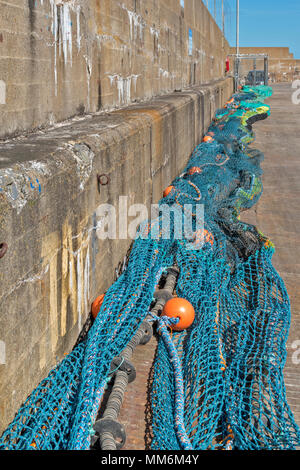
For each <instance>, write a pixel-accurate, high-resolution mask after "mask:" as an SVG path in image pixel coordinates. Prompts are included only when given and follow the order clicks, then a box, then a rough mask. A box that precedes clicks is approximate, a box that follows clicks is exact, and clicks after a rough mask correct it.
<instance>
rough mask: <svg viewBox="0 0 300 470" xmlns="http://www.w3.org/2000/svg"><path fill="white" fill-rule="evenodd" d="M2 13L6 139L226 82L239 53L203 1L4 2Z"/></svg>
mask: <svg viewBox="0 0 300 470" xmlns="http://www.w3.org/2000/svg"><path fill="white" fill-rule="evenodd" d="M0 10H1V15H0V138H5V137H7V136H12V135H14V134H20V133H22V132H24V131H27V130H31V129H33V128H38V127H40V126H47V125H51V123H55V122H60V121H62V120H64V119H68V118H70V117H72V116H75V115H80V114H84V113H86V112H87V113H89V112H96V111H98V110H99V109H104V110H108V109H111V108H114V107H120V106H127V105H128V104H129V103H131V102H136V101H143V100H149V99H150V98H151V97H153V96H157V95H159V94H165V93H168V92H171V91H174V90H176V89H182V88H184V87H186V86H190V85H199V84H201V83H208V82H210V81H211V80H215V79H219V78H221V77H223V76H224V69H225V57H226V54H227V53H228V51H229V45H228V43H227V41H226V40H224V38H223V36H222V33H221V31H220V29H219V28H218V26H217V25H216V23H215V22H214V20H213V18H212V17H211V15H210V13H209V12H208V10H207V8H206V7H205V6H204V4H203V2H202V1H201V0H186V1H185V6H184V8H182V7H181V5H180V1H179V0H113V1H112V0H17V1H16V0H11V1H6V0H0ZM190 30H191V31H192V44H191V46H192V47H191V49H189V31H190Z"/></svg>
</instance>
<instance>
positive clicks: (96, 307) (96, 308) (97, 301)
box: [91, 294, 105, 318]
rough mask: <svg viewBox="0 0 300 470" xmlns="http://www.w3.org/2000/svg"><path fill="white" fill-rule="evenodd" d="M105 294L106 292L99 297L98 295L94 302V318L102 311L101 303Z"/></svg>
mask: <svg viewBox="0 0 300 470" xmlns="http://www.w3.org/2000/svg"><path fill="white" fill-rule="evenodd" d="M104 296H105V294H101V295H99V297H97V298H96V299H95V300H94V302H93V303H92V308H91V311H92V316H93V318H96V317H97V315H98V313H99V311H100V308H101V305H102V304H103V300H104Z"/></svg>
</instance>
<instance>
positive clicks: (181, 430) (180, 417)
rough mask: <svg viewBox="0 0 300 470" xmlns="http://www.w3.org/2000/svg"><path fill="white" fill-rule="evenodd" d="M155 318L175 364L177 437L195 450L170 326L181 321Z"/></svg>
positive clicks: (180, 370) (178, 360)
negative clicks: (190, 435) (186, 418)
mask: <svg viewBox="0 0 300 470" xmlns="http://www.w3.org/2000/svg"><path fill="white" fill-rule="evenodd" d="M152 316H153V318H154V320H156V321H157V323H158V332H159V333H160V335H161V337H162V339H163V341H164V344H165V346H166V348H167V351H168V354H169V357H170V362H171V363H172V366H173V372H174V388H175V432H176V435H177V438H178V440H179V442H180V444H181V447H182V448H183V449H184V450H193V446H192V443H191V441H190V439H189V437H188V434H187V432H186V428H185V424H184V401H185V400H184V385H183V375H182V366H181V362H180V358H179V356H178V352H177V349H176V347H175V345H174V343H173V341H172V338H171V335H170V333H169V331H168V328H169V327H171V328H172V326H173V325H176V324H177V323H178V322H179V318H169V317H166V316H162V317H157V316H156V315H153V314H152Z"/></svg>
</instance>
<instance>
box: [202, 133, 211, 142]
mask: <svg viewBox="0 0 300 470" xmlns="http://www.w3.org/2000/svg"><path fill="white" fill-rule="evenodd" d="M212 141H213V138H212V137H211V136H210V135H206V136H204V137H203V142H212Z"/></svg>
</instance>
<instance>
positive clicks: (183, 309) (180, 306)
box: [162, 297, 195, 331]
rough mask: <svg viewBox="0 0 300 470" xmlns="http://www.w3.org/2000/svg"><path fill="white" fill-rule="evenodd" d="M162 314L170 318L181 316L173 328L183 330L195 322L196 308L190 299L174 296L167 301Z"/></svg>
mask: <svg viewBox="0 0 300 470" xmlns="http://www.w3.org/2000/svg"><path fill="white" fill-rule="evenodd" d="M162 315H165V316H167V317H169V318H179V322H178V323H177V324H176V325H172V330H174V331H182V330H185V329H186V328H188V327H189V326H191V324H192V323H193V321H194V319H195V310H194V307H193V306H192V304H191V303H190V302H189V301H188V300H186V299H183V298H181V297H173V298H172V299H170V300H168V301H167V302H166V303H165V306H164V308H163V311H162Z"/></svg>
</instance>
